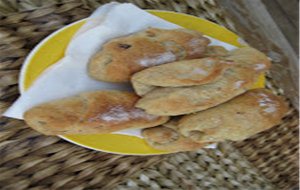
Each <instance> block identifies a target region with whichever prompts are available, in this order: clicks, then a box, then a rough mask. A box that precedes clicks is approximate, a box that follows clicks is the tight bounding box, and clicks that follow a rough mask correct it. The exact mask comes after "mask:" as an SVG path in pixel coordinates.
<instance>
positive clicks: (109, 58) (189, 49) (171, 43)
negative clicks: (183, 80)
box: [88, 28, 209, 82]
mask: <svg viewBox="0 0 300 190" xmlns="http://www.w3.org/2000/svg"><path fill="white" fill-rule="evenodd" d="M208 43H209V40H208V39H207V38H205V37H203V36H202V34H201V33H199V32H196V31H192V30H188V29H173V30H165V29H157V28H149V29H147V30H145V31H142V32H138V33H135V34H132V35H129V36H125V37H121V38H117V39H113V40H111V41H109V42H107V43H106V44H104V45H103V47H102V49H101V50H100V51H99V52H98V53H96V54H95V55H94V56H93V57H92V58H91V60H90V63H89V65H88V73H89V75H90V76H91V77H92V78H94V79H96V80H101V81H108V82H127V81H130V77H131V75H132V74H133V73H135V72H138V71H140V70H142V69H144V68H147V67H151V66H155V65H160V64H164V63H169V62H173V61H176V60H183V59H193V58H199V57H201V56H203V54H204V52H205V49H206V46H207V45H208Z"/></svg>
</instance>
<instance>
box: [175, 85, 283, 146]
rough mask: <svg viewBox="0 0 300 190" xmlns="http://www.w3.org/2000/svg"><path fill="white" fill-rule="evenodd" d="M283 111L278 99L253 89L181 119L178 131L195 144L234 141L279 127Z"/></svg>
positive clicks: (281, 99) (261, 90)
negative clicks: (277, 125)
mask: <svg viewBox="0 0 300 190" xmlns="http://www.w3.org/2000/svg"><path fill="white" fill-rule="evenodd" d="M287 111H288V106H287V104H286V103H285V102H284V100H283V98H282V97H279V96H276V95H274V94H272V93H271V92H270V91H268V90H266V89H255V90H250V91H248V92H246V93H244V94H242V95H240V96H238V97H236V98H234V99H232V100H230V101H229V102H226V103H224V104H221V105H219V106H216V107H214V108H210V109H208V110H204V111H201V112H198V113H195V114H190V115H185V116H183V117H182V118H181V119H180V120H179V121H178V129H179V131H180V133H181V134H183V135H184V136H185V137H188V138H190V139H192V140H194V141H195V142H199V143H206V142H211V141H214V142H219V141H224V140H233V141H238V140H244V139H246V138H248V137H250V136H252V135H254V134H256V133H259V132H261V131H264V130H267V129H269V128H271V127H273V126H274V125H276V124H279V123H280V121H281V118H282V117H283V116H284V114H285V113H286V112H287Z"/></svg>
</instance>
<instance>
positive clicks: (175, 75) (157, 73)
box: [131, 57, 229, 96]
mask: <svg viewBox="0 0 300 190" xmlns="http://www.w3.org/2000/svg"><path fill="white" fill-rule="evenodd" d="M228 67H229V65H228V64H226V61H222V60H220V59H218V58H210V57H208V58H202V59H192V60H183V61H177V62H173V63H167V64H164V65H159V66H155V67H150V68H148V69H144V70H142V71H140V72H138V73H135V74H134V75H133V76H132V78H131V83H132V85H133V88H134V90H135V92H136V93H137V94H138V95H140V96H142V95H145V94H146V93H148V92H150V91H151V90H153V89H155V88H156V87H183V86H193V85H201V84H206V83H210V82H213V81H215V80H217V79H219V78H220V77H221V75H222V74H223V72H224V71H225V70H226V69H227V68H228Z"/></svg>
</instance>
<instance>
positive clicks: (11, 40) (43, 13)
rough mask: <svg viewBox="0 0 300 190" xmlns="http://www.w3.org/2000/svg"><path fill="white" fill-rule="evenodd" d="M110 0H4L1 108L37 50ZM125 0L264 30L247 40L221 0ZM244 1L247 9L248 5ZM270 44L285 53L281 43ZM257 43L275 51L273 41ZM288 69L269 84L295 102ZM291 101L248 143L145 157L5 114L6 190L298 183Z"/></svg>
mask: <svg viewBox="0 0 300 190" xmlns="http://www.w3.org/2000/svg"><path fill="white" fill-rule="evenodd" d="M107 2H110V1H105V0H98V1H93V0H53V1H50V0H45V1H42V0H24V1H17V0H0V111H1V113H2V112H4V111H5V110H6V109H7V108H8V107H9V106H10V104H11V103H12V102H13V101H14V100H15V99H16V98H17V97H18V95H19V92H18V86H17V85H18V84H17V83H18V74H19V69H20V67H21V65H22V63H23V61H24V58H25V57H26V56H27V54H28V53H29V52H30V51H31V49H32V48H33V47H34V46H35V45H36V44H37V43H38V42H39V41H40V40H42V39H43V38H44V37H46V36H47V35H49V34H50V33H52V32H53V31H55V30H57V29H59V28H61V27H63V26H65V25H67V24H69V23H71V22H74V21H76V20H79V19H82V18H86V17H88V16H89V15H90V14H91V13H92V12H93V10H95V8H97V7H98V6H100V5H101V4H104V3H107ZM120 2H131V3H134V4H135V5H137V6H139V7H140V8H143V9H163V10H171V11H177V12H183V13H188V14H192V15H196V16H200V17H203V18H206V19H209V20H211V21H214V22H216V23H218V24H220V25H223V26H225V27H227V28H229V29H231V30H232V31H234V32H236V33H237V34H239V35H241V36H242V37H243V38H244V39H245V40H246V41H247V40H249V39H250V42H249V43H250V44H251V45H253V46H255V41H253V40H252V41H251V39H253V37H255V35H256V34H257V33H256V34H253V35H251V38H247V35H245V34H246V32H245V30H240V29H239V27H238V24H237V23H235V22H234V21H233V20H232V17H230V16H227V14H226V11H225V10H224V9H223V6H222V5H221V4H218V3H219V2H217V1H215V0H187V1H180V0H177V1H175V0H130V1H120ZM236 6H238V9H241V12H242V13H245V11H244V12H243V7H242V5H236ZM245 18H246V17H245ZM257 35H259V34H257ZM257 39H259V37H258V38H257ZM253 43H254V44H253ZM269 47H270V48H273V49H272V50H273V51H277V55H281V53H282V51H281V50H280V48H277V47H274V46H272V47H271V46H269ZM256 48H258V49H260V50H262V51H264V52H266V51H268V50H270V49H268V47H266V46H256ZM274 48H275V50H274ZM281 56H282V57H283V58H284V56H283V55H281ZM284 60H285V59H281V60H279V61H277V62H276V60H275V63H274V65H275V66H276V65H277V67H278V65H279V66H280V64H281V61H284ZM287 72H288V71H286V70H283V69H281V70H280V71H274V72H271V73H270V74H268V77H267V78H268V81H267V88H270V89H271V90H272V91H273V92H275V93H276V94H281V95H284V96H286V97H287V101H290V100H291V99H293V97H294V98H295V96H298V95H297V94H293V93H291V92H289V93H287V91H285V90H283V89H282V88H283V87H282V86H280V85H281V83H280V82H278V81H285V82H286V83H288V82H289V81H288V80H287V79H286V78H285V75H288V74H287ZM290 89H291V88H290ZM296 99H297V98H296ZM290 105H291V106H290V110H289V112H288V114H287V115H286V116H285V118H284V119H283V120H282V124H280V125H278V126H274V127H273V128H271V129H270V130H268V131H266V132H263V133H260V134H257V135H255V136H253V137H251V138H249V139H247V140H245V141H241V142H235V143H232V142H225V143H220V144H218V147H217V149H200V150H198V151H195V152H188V153H176V154H171V155H163V156H144V157H141V156H121V155H113V154H108V153H102V152H96V151H92V150H88V149H85V148H82V147H79V146H76V145H73V144H70V143H68V142H66V141H64V140H62V139H60V138H58V137H52V136H51V137H49V136H43V135H40V134H39V133H37V132H35V131H33V130H31V129H30V128H28V127H27V126H26V124H25V123H24V122H22V121H18V120H14V119H8V118H4V117H2V118H1V119H0V189H1V190H2V189H12V190H22V189H26V190H27V189H35V190H38V189H63V190H81V189H105V190H106V189H108V190H110V189H176V190H177V189H204V190H206V189H216V190H219V189H223V190H227V189H246V190H247V189H253V190H265V189H270V190H274V189H283V190H286V189H294V188H297V186H298V111H297V109H295V108H294V107H293V106H292V105H293V104H292V103H291V104H290ZM294 105H295V104H294Z"/></svg>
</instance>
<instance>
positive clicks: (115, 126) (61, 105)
mask: <svg viewBox="0 0 300 190" xmlns="http://www.w3.org/2000/svg"><path fill="white" fill-rule="evenodd" d="M137 100H138V96H137V95H135V94H133V93H129V92H120V91H95V92H87V93H82V94H79V95H77V96H73V97H69V98H64V99H60V100H56V101H52V102H49V103H44V104H41V105H38V106H36V107H33V108H31V109H29V110H28V111H26V112H25V114H24V119H25V121H26V123H27V124H28V125H29V126H30V127H32V128H33V129H35V130H37V131H39V132H41V133H43V134H46V135H66V134H100V133H111V132H114V131H119V130H123V129H129V128H147V127H153V126H157V125H160V124H162V123H165V122H166V121H167V120H168V117H160V116H154V115H150V114H147V113H145V112H144V111H143V110H141V109H139V108H135V107H134V104H135V103H136V101H137Z"/></svg>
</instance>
